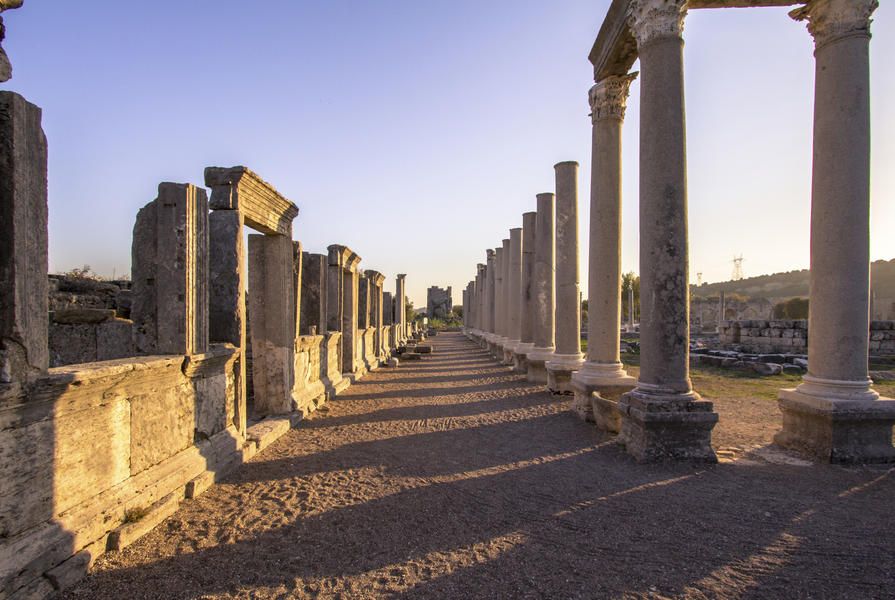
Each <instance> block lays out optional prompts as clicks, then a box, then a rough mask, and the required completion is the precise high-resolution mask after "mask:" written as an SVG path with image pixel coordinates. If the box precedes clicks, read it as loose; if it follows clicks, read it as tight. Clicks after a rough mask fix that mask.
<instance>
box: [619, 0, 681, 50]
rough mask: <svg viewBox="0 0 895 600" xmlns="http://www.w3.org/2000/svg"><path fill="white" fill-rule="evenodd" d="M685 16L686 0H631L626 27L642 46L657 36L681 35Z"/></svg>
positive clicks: (639, 45)
mask: <svg viewBox="0 0 895 600" xmlns="http://www.w3.org/2000/svg"><path fill="white" fill-rule="evenodd" d="M686 16H687V2H686V0H631V9H630V12H629V13H628V27H630V28H631V33H633V34H634V38H635V39H636V40H637V46H638V47H643V45H644V44H648V43H649V42H651V41H653V40H655V39H658V38H663V37H678V38H679V37H682V36H683V33H684V17H686Z"/></svg>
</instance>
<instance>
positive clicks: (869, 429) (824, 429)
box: [774, 389, 895, 464]
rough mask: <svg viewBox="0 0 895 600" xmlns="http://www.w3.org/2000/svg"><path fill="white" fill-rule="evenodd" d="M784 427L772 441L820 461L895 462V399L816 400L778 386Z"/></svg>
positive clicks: (795, 390) (849, 462)
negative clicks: (894, 431)
mask: <svg viewBox="0 0 895 600" xmlns="http://www.w3.org/2000/svg"><path fill="white" fill-rule="evenodd" d="M779 405H780V410H781V412H782V413H783V427H782V429H781V430H780V431H779V432H778V433H777V435H776V436H774V442H775V443H777V444H779V445H780V446H783V447H785V448H790V449H793V450H797V451H800V452H805V453H807V454H809V455H812V456H814V457H815V458H817V459H819V460H821V461H823V462H831V463H844V464H853V463H891V462H895V447H893V446H892V426H893V424H895V400H890V399H880V400H876V401H871V402H841V403H840V402H832V403H827V402H818V401H817V399H815V398H813V397H809V396H806V395H805V394H802V393H800V392H799V391H798V390H797V389H792V390H781V391H780V398H779Z"/></svg>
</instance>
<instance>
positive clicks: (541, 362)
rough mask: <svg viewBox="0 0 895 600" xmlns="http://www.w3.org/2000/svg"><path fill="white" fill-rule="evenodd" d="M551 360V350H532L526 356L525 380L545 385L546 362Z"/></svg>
mask: <svg viewBox="0 0 895 600" xmlns="http://www.w3.org/2000/svg"><path fill="white" fill-rule="evenodd" d="M551 358H553V348H534V349H533V350H532V351H531V352H529V353H528V355H527V356H526V362H527V363H528V371H527V373H528V375H527V379H528V381H530V382H531V383H541V384H543V385H547V361H548V360H550V359H551Z"/></svg>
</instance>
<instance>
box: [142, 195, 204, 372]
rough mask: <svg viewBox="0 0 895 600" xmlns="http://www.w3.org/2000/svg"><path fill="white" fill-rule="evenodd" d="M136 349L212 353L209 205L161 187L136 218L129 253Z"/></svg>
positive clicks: (196, 197)
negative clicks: (210, 343)
mask: <svg viewBox="0 0 895 600" xmlns="http://www.w3.org/2000/svg"><path fill="white" fill-rule="evenodd" d="M131 254H132V271H133V276H132V278H133V294H134V297H133V300H134V301H133V304H132V307H131V315H132V318H133V320H134V328H135V329H134V333H135V336H134V337H135V344H136V347H137V351H138V352H139V353H141V354H193V353H202V352H205V350H206V349H207V348H208V199H207V197H206V194H205V190H204V189H201V188H197V187H196V186H194V185H190V184H176V183H161V184H159V187H158V198H157V199H155V200H153V201H152V202H150V203H149V204H147V205H146V206H145V207H144V208H143V209H142V210H140V212H139V213H138V215H137V221H136V224H135V226H134V240H133V245H132V249H131Z"/></svg>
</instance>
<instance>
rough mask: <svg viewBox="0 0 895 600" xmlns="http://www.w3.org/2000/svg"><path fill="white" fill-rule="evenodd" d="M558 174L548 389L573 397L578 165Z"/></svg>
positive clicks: (577, 334) (564, 165) (577, 341)
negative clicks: (552, 346)
mask: <svg viewBox="0 0 895 600" xmlns="http://www.w3.org/2000/svg"><path fill="white" fill-rule="evenodd" d="M553 168H554V171H555V173H556V310H555V314H556V352H555V353H554V354H553V356H552V357H551V358H550V360H549V361H548V362H547V387H548V388H549V389H550V391H552V392H557V393H571V392H572V373H574V372H575V371H577V370H578V369H580V368H581V365H582V364H583V363H584V355H583V354H582V353H581V292H580V288H579V286H578V284H579V281H578V163H577V162H574V161H568V162H561V163H558V164H557V165H555V166H554V167H553Z"/></svg>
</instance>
